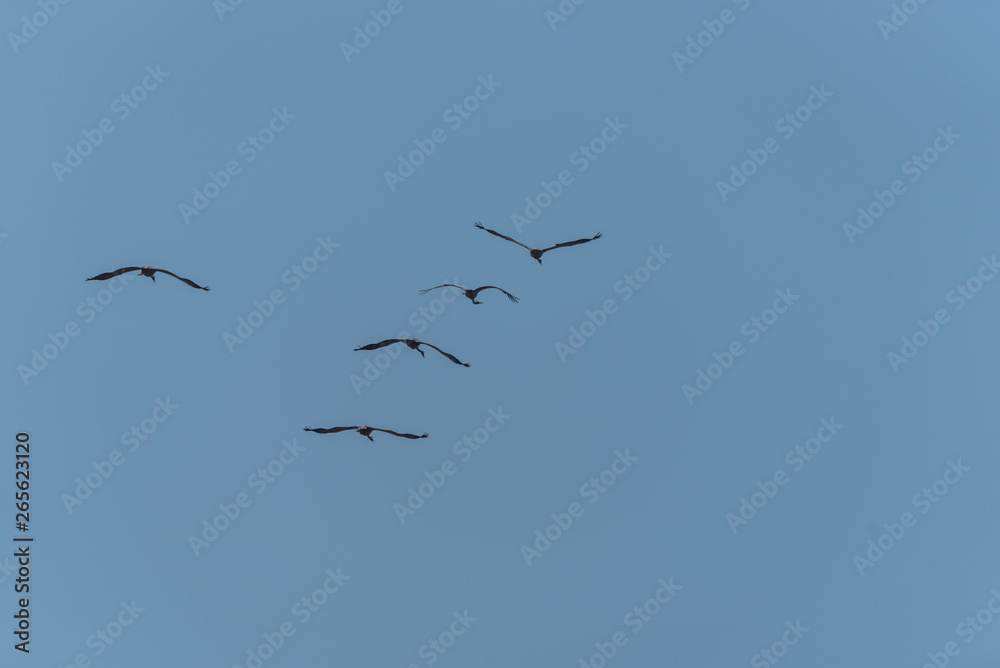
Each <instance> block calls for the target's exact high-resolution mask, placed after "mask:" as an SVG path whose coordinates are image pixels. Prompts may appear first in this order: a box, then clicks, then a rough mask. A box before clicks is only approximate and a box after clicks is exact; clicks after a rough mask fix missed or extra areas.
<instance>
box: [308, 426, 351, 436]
mask: <svg viewBox="0 0 1000 668" xmlns="http://www.w3.org/2000/svg"><path fill="white" fill-rule="evenodd" d="M349 429H357V427H331V428H329V429H323V428H320V429H312V428H310V427H306V428H305V431H314V432H316V433H317V434H336V433H337V432H339V431H348V430H349Z"/></svg>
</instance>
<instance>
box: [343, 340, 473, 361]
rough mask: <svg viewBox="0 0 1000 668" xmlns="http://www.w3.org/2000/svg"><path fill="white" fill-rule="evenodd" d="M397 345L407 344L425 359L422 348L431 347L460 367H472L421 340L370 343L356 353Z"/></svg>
mask: <svg viewBox="0 0 1000 668" xmlns="http://www.w3.org/2000/svg"><path fill="white" fill-rule="evenodd" d="M395 343H405V344H406V345H407V346H408V347H409V348H410V349H411V350H416V351H417V352H418V353H420V356H421V357H425V355H424V351H423V350H421V349H420V346H429V347H431V348H433V349H434V350H436V351H438V352H439V353H441V354H442V355H444V356H445V357H447V358H448V359H450V360H451V361H452V362H454V363H455V364H460V365H462V366H466V367H467V366H470V365H468V364H466V363H465V362H461V361H459V359H458V358H457V357H455V356H454V355H451V354H449V353H446V352H445V351H443V350H441V349H440V348H438V347H437V346H435V345H431V344H430V343H427V342H426V341H421V340H420V339H386V340H385V341H380V342H378V343H369V344H368V345H367V346H361V347H360V348H355V349H354V352H357V351H359V350H378V349H379V348H384V347H386V346H391V345H393V344H395Z"/></svg>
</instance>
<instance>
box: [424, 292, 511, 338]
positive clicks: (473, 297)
mask: <svg viewBox="0 0 1000 668" xmlns="http://www.w3.org/2000/svg"><path fill="white" fill-rule="evenodd" d="M438 288H458V289H459V290H461V291H462V292H464V293H465V296H466V297H468V298H469V299H470V300H471V301H472V303H473V304H482V302H477V301H476V296H477V295H478V294H479V293H480V292H482V291H483V290H490V289H493V290H499V291H500V292H502V293H504V294H505V295H507V299H509V300H511V301H512V302H514V303H515V304H516V303H517V297H515V296H514V295H512V294H510V293H509V292H507V291H506V290H504V289H503V288H498V287H497V286H495V285H484V286H483V287H481V288H476V289H475V290H466V289H465V288H463V287H462V286H461V285H455V284H454V283H444V284H443V285H435V286H434V287H433V288H427V289H426V290H421V291H420V292H419V294H422V295H423V294H427V293H428V292H430V291H431V290H437V289H438ZM428 345H430V344H428Z"/></svg>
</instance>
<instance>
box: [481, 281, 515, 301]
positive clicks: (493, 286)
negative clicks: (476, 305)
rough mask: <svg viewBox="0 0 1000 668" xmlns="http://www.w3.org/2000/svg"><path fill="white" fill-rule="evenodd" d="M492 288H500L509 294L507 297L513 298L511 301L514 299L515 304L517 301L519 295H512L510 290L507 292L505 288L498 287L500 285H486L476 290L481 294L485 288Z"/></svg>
mask: <svg viewBox="0 0 1000 668" xmlns="http://www.w3.org/2000/svg"><path fill="white" fill-rule="evenodd" d="M490 288H493V289H494V290H499V291H500V292H502V293H504V294H505V295H507V299H509V300H511V301H512V302H514V303H515V304H516V303H517V297H515V296H514V295H512V294H510V293H509V292H507V291H506V290H504V289H503V288H498V287H497V286H495V285H484V286H483V287H481V288H479V289H478V290H476V294H479V293H480V292H482V291H483V290H489V289H490Z"/></svg>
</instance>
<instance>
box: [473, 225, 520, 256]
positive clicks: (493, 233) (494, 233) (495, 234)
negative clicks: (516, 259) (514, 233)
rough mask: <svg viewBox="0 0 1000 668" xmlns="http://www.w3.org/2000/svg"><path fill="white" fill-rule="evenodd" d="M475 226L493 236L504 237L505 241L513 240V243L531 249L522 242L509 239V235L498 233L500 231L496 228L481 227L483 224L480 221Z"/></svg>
mask: <svg viewBox="0 0 1000 668" xmlns="http://www.w3.org/2000/svg"><path fill="white" fill-rule="evenodd" d="M476 227H478V228H479V229H481V230H486V231H487V232H489V233H490V234H492V235H493V236H496V237H500V238H501V239H506V240H507V241H513V242H514V243H515V244H517V245H518V246H523V247H524V248H527V249H528V250H531V248H529V247H528V246H525V245H524V244H522V243H521V242H520V241H518V240H517V239H511V238H510V237H508V236H505V235H503V234H500V233H499V232H497V231H496V230H491V229H490V228H488V227H483V224H482V223H476Z"/></svg>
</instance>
